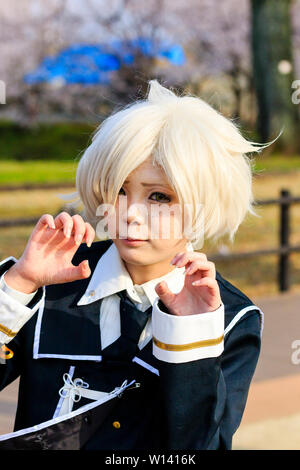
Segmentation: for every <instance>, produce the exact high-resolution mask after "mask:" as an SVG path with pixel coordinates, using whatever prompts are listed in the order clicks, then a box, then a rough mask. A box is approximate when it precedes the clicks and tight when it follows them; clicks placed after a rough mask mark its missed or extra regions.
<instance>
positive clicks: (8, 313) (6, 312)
mask: <svg viewBox="0 0 300 470" xmlns="http://www.w3.org/2000/svg"><path fill="white" fill-rule="evenodd" d="M10 259H13V260H14V261H17V260H16V258H14V257H11V256H10V257H9V258H6V259H5V260H4V261H1V263H0V266H1V264H4V263H5V262H7V261H8V260H10ZM5 272H6V271H5ZM4 274H5V273H3V275H2V276H1V282H2V283H4V282H5V281H4V279H3V276H4ZM2 285H3V284H2ZM7 288H8V289H12V288H10V287H9V286H7ZM13 290H15V289H13ZM15 292H17V293H19V294H21V295H22V294H23V293H20V292H19V291H15ZM35 294H36V293H35V292H34V293H32V294H29V296H32V297H34V295H35ZM23 295H27V294H23ZM44 297H45V287H43V295H42V298H41V299H40V300H39V301H38V302H37V303H36V304H35V305H34V307H33V308H28V307H26V306H25V305H23V304H22V303H21V302H20V301H19V300H17V299H16V298H15V296H11V294H10V293H8V292H7V291H6V289H3V288H0V343H1V344H6V343H9V342H10V341H11V340H12V339H13V337H14V336H15V335H16V334H17V333H18V331H19V330H20V329H21V328H22V326H23V325H24V324H25V323H26V322H27V321H28V320H29V319H30V318H31V317H32V316H33V315H34V313H35V312H36V311H37V309H38V308H39V306H40V305H41V302H42V301H43V300H44ZM27 303H28V301H27Z"/></svg>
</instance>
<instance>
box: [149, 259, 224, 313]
mask: <svg viewBox="0 0 300 470" xmlns="http://www.w3.org/2000/svg"><path fill="white" fill-rule="evenodd" d="M172 263H173V264H174V265H175V266H177V267H178V268H181V267H183V266H185V267H186V275H185V280H184V286H183V288H182V289H181V291H180V292H178V294H174V293H173V292H171V291H170V289H169V287H168V284H167V283H166V282H165V281H162V282H159V283H158V284H157V285H156V286H155V291H156V293H157V295H158V296H159V298H160V299H161V300H162V302H163V303H164V305H165V306H166V307H167V309H168V310H169V311H170V313H171V314H173V315H178V316H181V315H194V314H198V313H205V312H212V311H214V310H217V309H218V308H219V307H220V305H221V295H220V289H219V285H218V282H217V280H216V268H215V265H214V263H213V262H211V261H208V260H207V257H206V255H205V254H204V253H198V252H195V251H193V252H181V253H178V254H177V255H176V256H175V257H174V258H173V260H172Z"/></svg>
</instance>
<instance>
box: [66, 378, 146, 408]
mask: <svg viewBox="0 0 300 470" xmlns="http://www.w3.org/2000/svg"><path fill="white" fill-rule="evenodd" d="M63 380H64V383H65V385H64V386H63V387H61V388H60V389H59V392H58V393H59V395H60V396H61V397H63V398H64V401H63V404H62V406H61V409H60V412H59V416H61V415H63V414H65V413H70V412H71V411H72V408H73V404H74V402H78V401H79V400H80V399H81V397H84V398H89V399H90V400H100V399H102V398H105V397H107V396H109V395H117V396H118V397H121V396H122V393H123V390H125V389H126V388H127V387H129V386H130V385H132V384H134V385H133V387H131V388H136V387H140V384H139V383H137V382H135V381H132V382H130V384H127V380H124V382H123V383H122V385H121V386H120V387H115V388H114V389H113V390H112V391H111V392H99V391H96V390H87V389H88V388H89V384H88V383H87V382H84V381H83V380H82V379H79V378H77V379H74V380H72V377H71V376H70V374H68V373H65V374H64V375H63Z"/></svg>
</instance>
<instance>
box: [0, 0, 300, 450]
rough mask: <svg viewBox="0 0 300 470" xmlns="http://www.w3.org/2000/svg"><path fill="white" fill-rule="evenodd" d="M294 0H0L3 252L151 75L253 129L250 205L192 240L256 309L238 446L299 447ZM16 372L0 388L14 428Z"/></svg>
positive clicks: (299, 114) (70, 181) (297, 39)
mask: <svg viewBox="0 0 300 470" xmlns="http://www.w3.org/2000/svg"><path fill="white" fill-rule="evenodd" d="M299 46H300V1H299V0H225V1H223V2H220V1H218V0H189V1H188V2H184V1H183V0H172V1H171V0H148V1H147V2H141V1H138V0H111V1H110V2H109V3H108V2H105V1H104V0H9V1H8V0H3V1H1V3H0V57H1V61H0V260H1V259H4V258H6V257H7V256H11V255H12V256H14V257H16V258H18V257H19V256H20V255H21V253H22V252H23V250H24V248H25V245H26V243H27V241H28V238H29V236H30V234H31V231H32V229H33V227H34V225H35V223H36V222H37V220H38V219H39V217H40V216H41V215H42V214H44V213H51V214H53V215H56V214H57V213H58V212H60V211H61V210H68V211H69V212H70V213H73V212H72V211H74V210H75V209H74V208H73V207H72V206H71V205H68V206H66V205H65V202H64V201H63V200H62V199H61V198H60V195H61V194H67V193H70V192H72V191H73V190H74V189H75V186H74V181H75V175H76V167H77V164H78V161H79V159H80V157H81V155H82V153H83V151H84V149H85V148H86V147H87V145H88V144H89V143H90V137H91V133H92V131H93V130H94V129H95V128H96V127H97V126H98V125H99V124H100V122H101V121H102V120H103V119H105V118H106V117H107V116H108V115H109V114H110V113H111V112H112V111H115V110H117V109H119V108H121V107H123V106H124V105H126V104H128V103H130V102H132V101H133V100H137V99H143V98H144V97H145V94H146V92H147V88H148V81H149V80H150V79H154V78H157V79H158V80H159V81H160V82H161V83H162V84H163V85H165V86H167V87H172V88H173V89H174V91H176V92H178V93H191V94H193V95H195V96H199V97H201V98H202V99H204V100H206V101H207V102H208V103H209V104H211V105H212V106H213V107H214V108H215V109H217V110H218V111H220V112H221V113H222V114H224V115H225V116H227V117H229V118H230V119H233V121H234V122H235V123H236V124H237V125H238V126H239V128H240V130H241V132H242V133H243V135H244V136H245V137H246V138H248V139H249V140H253V141H256V142H269V141H271V140H273V139H275V138H276V137H277V136H278V135H279V133H280V132H281V131H282V133H281V135H280V137H279V138H278V139H277V140H276V142H275V143H274V144H273V145H271V146H270V147H268V149H266V150H265V151H264V152H263V153H262V154H260V155H259V156H255V158H254V157H251V158H252V162H253V171H254V176H253V192H254V196H255V201H256V212H257V214H258V216H259V217H254V216H251V215H249V216H247V217H246V219H245V221H244V222H243V224H242V225H241V226H240V228H239V231H238V232H237V235H236V238H235V241H234V244H230V243H229V242H228V240H227V239H226V238H224V239H220V240H219V241H218V242H217V244H215V245H212V244H210V243H209V242H205V245H204V247H203V250H201V251H205V252H206V253H207V256H208V258H209V259H210V260H212V261H214V262H215V264H216V268H217V270H218V271H219V272H220V273H221V274H222V276H223V277H225V278H226V279H227V280H229V281H230V282H232V283H233V284H234V285H235V286H237V287H238V288H239V289H241V290H242V291H243V292H244V293H245V294H246V295H248V296H249V297H250V298H251V300H252V301H253V302H254V303H256V305H257V306H259V307H260V308H261V310H262V311H263V312H264V314H265V328H264V335H263V343H262V353H261V357H260V360H259V363H258V367H257V370H256V373H255V376H254V380H253V382H252V385H251V389H250V394H249V399H248V403H247V407H246V411H245V414H244V417H243V420H242V423H241V426H240V428H239V430H238V431H237V433H236V435H235V438H234V448H235V449H300V375H299V367H300V366H299V365H298V363H299V362H300V360H298V354H297V348H299V347H300V339H299V346H298V343H297V340H298V338H300V323H299V321H298V317H297V315H298V313H300V312H299V310H300V230H299V227H300V206H299V203H300V139H299V131H300V106H299V103H300V47H299ZM16 394H17V382H14V383H13V384H11V385H10V386H9V387H7V389H5V390H4V391H2V392H1V395H0V432H1V433H5V432H9V431H11V430H12V426H13V417H14V412H15V404H16Z"/></svg>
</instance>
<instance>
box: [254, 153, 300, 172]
mask: <svg viewBox="0 0 300 470" xmlns="http://www.w3.org/2000/svg"><path fill="white" fill-rule="evenodd" d="M254 160H255V165H254V169H255V171H259V172H263V173H288V172H291V171H300V155H283V154H277V153H274V154H270V155H264V154H262V155H259V156H256V157H255V158H254Z"/></svg>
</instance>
